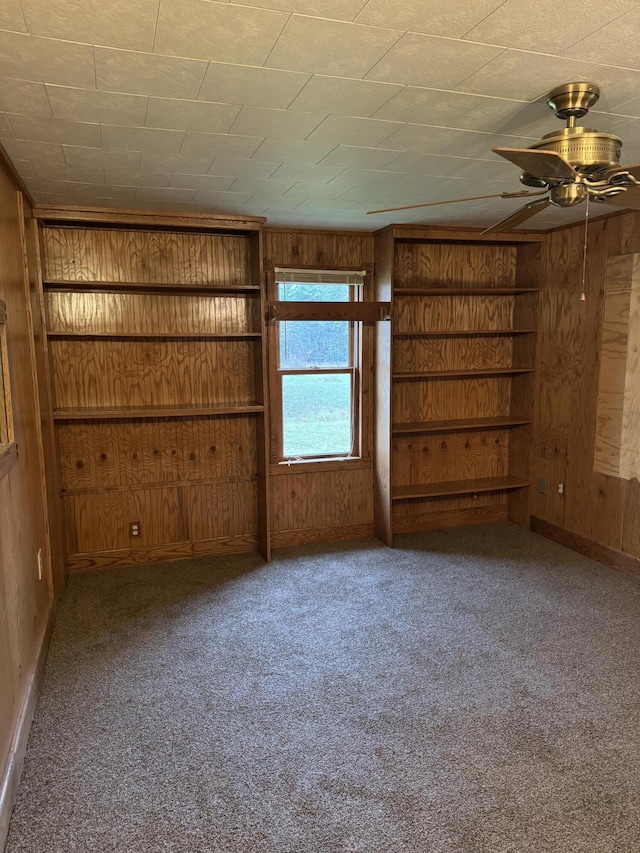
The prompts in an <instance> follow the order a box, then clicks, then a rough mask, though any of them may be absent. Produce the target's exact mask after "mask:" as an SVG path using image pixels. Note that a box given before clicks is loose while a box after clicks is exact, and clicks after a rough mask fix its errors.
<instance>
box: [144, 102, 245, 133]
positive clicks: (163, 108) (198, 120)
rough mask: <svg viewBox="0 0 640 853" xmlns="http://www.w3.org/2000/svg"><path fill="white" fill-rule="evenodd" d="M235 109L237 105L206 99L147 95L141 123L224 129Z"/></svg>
mask: <svg viewBox="0 0 640 853" xmlns="http://www.w3.org/2000/svg"><path fill="white" fill-rule="evenodd" d="M239 112H240V107H238V106H233V105H231V104H211V103H209V102H208V101H185V100H178V99H176V98H149V108H148V110H147V117H146V120H145V122H144V124H145V125H146V126H147V127H171V128H176V129H177V130H202V131H204V132H206V133H226V131H227V130H229V128H230V127H231V125H232V124H233V122H234V120H235V118H236V116H237V115H238V113H239Z"/></svg>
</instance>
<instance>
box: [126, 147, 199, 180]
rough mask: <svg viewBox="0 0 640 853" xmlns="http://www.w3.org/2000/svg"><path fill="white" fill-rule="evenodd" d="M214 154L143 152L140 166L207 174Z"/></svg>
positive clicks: (158, 170)
mask: <svg viewBox="0 0 640 853" xmlns="http://www.w3.org/2000/svg"><path fill="white" fill-rule="evenodd" d="M212 160H213V155H205V156H197V155H190V154H154V153H151V152H148V151H145V152H143V154H142V159H141V161H140V168H141V169H146V170H148V171H151V172H181V173H182V174H189V175H205V174H206V172H207V169H208V168H209V166H210V165H211V161H212Z"/></svg>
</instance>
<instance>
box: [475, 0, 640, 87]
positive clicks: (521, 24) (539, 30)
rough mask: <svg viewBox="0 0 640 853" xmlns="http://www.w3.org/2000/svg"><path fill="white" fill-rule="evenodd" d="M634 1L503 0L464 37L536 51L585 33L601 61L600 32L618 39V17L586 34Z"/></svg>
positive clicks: (568, 42) (556, 46)
mask: <svg viewBox="0 0 640 853" xmlns="http://www.w3.org/2000/svg"><path fill="white" fill-rule="evenodd" d="M636 4H637V0H599V2H598V3H592V4H589V6H588V8H585V3H584V0H537V2H536V3H535V4H533V3H531V2H530V0H506V2H504V3H502V4H500V6H498V8H497V9H495V11H494V12H492V13H491V14H490V15H488V16H487V17H486V18H485V19H484V20H483V21H481V22H480V23H479V24H478V25H477V26H475V27H474V28H473V29H471V30H469V32H468V33H466V35H465V38H468V39H471V40H472V41H480V42H489V43H491V44H501V45H505V46H507V47H518V48H522V49H523V50H533V51H536V52H538V53H560V52H561V51H563V50H564V49H565V48H567V47H569V45H572V44H574V42H576V41H578V39H581V38H582V37H583V36H587V39H586V40H585V41H590V42H591V43H593V44H598V47H597V48H596V49H595V50H594V51H593V53H594V54H595V61H596V62H602V61H603V55H604V53H605V52H604V51H603V50H602V45H600V44H599V42H600V38H601V35H602V37H603V38H604V39H605V40H606V41H608V42H609V44H613V43H615V42H616V41H618V40H619V36H620V32H621V30H620V29H619V27H618V21H616V23H615V24H614V25H613V27H615V31H612V32H606V30H607V29H608V28H607V27H605V28H604V31H600V32H598V36H597V37H596V38H593V39H590V38H589V36H590V34H591V33H593V32H594V30H598V28H599V27H604V25H605V24H607V23H608V22H609V21H612V20H614V19H615V18H619V16H620V15H623V14H624V13H625V12H627V11H628V10H629V9H631V8H633V7H634V6H635V5H636ZM623 21H624V17H623V18H620V23H622V22H623ZM638 21H640V18H638V19H637V20H636V21H635V22H634V26H635V27H636V30H635V32H637V27H638ZM572 55H574V54H572ZM580 58H584V59H590V58H594V57H593V56H591V57H589V56H584V57H583V56H580ZM618 64H620V65H628V64H629V63H627V62H619V63H618ZM558 82H562V81H561V80H560V81H558Z"/></svg>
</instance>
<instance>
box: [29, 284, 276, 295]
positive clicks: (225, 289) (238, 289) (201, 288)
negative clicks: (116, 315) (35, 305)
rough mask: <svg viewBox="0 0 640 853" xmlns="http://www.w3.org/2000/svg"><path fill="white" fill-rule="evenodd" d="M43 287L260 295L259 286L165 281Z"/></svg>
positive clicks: (81, 290) (51, 285)
mask: <svg viewBox="0 0 640 853" xmlns="http://www.w3.org/2000/svg"><path fill="white" fill-rule="evenodd" d="M42 286H43V287H44V289H45V290H75V291H78V292H80V293H92V292H94V291H99V290H122V291H124V292H125V293H126V292H129V291H140V292H143V293H144V292H146V293H158V292H165V291H170V292H171V293H174V294H177V295H180V294H181V293H185V294H187V295H189V296H193V295H194V294H197V293H207V294H209V295H211V294H214V293H224V294H230V293H244V294H253V293H260V285H259V284H243V285H239V286H235V285H232V284H224V285H216V284H174V283H169V284H168V283H167V282H163V281H160V282H139V281H43V282H42Z"/></svg>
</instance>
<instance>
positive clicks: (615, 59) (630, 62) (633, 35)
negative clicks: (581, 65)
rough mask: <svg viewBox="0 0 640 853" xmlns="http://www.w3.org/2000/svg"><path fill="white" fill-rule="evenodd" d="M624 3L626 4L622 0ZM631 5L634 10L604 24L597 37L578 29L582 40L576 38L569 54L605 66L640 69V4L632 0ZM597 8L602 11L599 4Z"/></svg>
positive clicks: (567, 54)
mask: <svg viewBox="0 0 640 853" xmlns="http://www.w3.org/2000/svg"><path fill="white" fill-rule="evenodd" d="M611 2H612V0H610V3H611ZM606 5H607V7H608V6H609V4H606ZM614 5H615V4H614ZM620 5H624V4H623V3H622V2H621V3H620ZM630 5H631V6H633V7H634V8H633V9H632V10H631V11H628V12H627V14H625V15H622V16H621V17H619V18H617V19H616V20H614V21H612V22H611V23H609V24H608V25H607V26H603V27H602V29H600V30H598V32H597V33H594V35H593V36H590V35H587V34H585V33H584V31H583V32H580V31H578V35H579V36H580V38H579V40H578V39H577V38H576V39H575V40H574V41H575V43H574V44H572V45H571V47H567V49H566V50H565V51H564V53H565V55H566V56H572V57H575V58H576V59H588V60H590V61H591V62H598V63H602V64H605V65H621V66H626V67H627V68H640V58H639V57H638V38H637V34H638V32H640V6H639V5H638V4H637V3H629V4H627V8H628V7H629V6H630ZM596 9H597V10H598V11H599V7H596ZM582 36H585V37H584V38H583V37H582Z"/></svg>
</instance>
